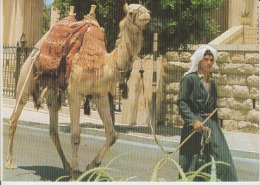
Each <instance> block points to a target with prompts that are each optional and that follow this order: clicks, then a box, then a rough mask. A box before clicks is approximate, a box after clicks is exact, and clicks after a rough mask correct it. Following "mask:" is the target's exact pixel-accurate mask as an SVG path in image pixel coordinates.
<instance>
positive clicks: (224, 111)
mask: <svg viewBox="0 0 260 185" xmlns="http://www.w3.org/2000/svg"><path fill="white" fill-rule="evenodd" d="M231 117H232V110H231V109H229V108H220V109H219V110H218V118H219V119H222V120H230V119H231Z"/></svg>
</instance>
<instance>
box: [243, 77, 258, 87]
mask: <svg viewBox="0 0 260 185" xmlns="http://www.w3.org/2000/svg"><path fill="white" fill-rule="evenodd" d="M246 81H247V85H248V86H249V87H256V88H259V76H255V75H252V76H249V77H247V80H246Z"/></svg>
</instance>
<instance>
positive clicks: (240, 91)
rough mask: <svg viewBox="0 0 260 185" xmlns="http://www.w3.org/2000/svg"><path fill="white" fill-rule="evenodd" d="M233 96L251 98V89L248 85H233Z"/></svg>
mask: <svg viewBox="0 0 260 185" xmlns="http://www.w3.org/2000/svg"><path fill="white" fill-rule="evenodd" d="M232 96H233V97H234V98H241V99H247V98H249V90H248V87H247V86H240V85H234V86H233V87H232Z"/></svg>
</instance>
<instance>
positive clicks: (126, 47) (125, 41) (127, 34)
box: [111, 18, 143, 71]
mask: <svg viewBox="0 0 260 185" xmlns="http://www.w3.org/2000/svg"><path fill="white" fill-rule="evenodd" d="M142 41H143V36H142V31H140V30H139V29H138V27H137V26H135V25H134V24H133V23H131V22H130V21H128V20H127V19H126V18H125V19H123V20H122V21H121V23H120V33H119V36H118V39H117V41H116V48H115V49H114V50H113V51H112V53H111V54H112V55H113V58H114V59H115V60H113V63H114V66H116V68H118V70H121V71H125V70H129V69H131V68H132V63H133V60H134V59H135V58H136V57H137V55H138V54H139V52H140V50H141V47H142ZM131 60H132V61H131Z"/></svg>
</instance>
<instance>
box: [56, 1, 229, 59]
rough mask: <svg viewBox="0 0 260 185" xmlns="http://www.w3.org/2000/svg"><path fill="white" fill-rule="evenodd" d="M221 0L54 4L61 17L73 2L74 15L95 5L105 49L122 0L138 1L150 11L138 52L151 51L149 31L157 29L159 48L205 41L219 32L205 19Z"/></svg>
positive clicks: (112, 39) (110, 44) (79, 17)
mask: <svg viewBox="0 0 260 185" xmlns="http://www.w3.org/2000/svg"><path fill="white" fill-rule="evenodd" d="M223 1H224V0H203V1H201V0H142V1H140V0H128V1H126V0H81V1H78V0H55V1H54V4H53V5H54V6H56V7H57V8H58V9H60V10H62V11H61V16H62V18H63V17H64V15H65V12H68V10H69V6H70V5H73V6H75V12H76V14H77V15H76V19H77V20H82V19H83V17H84V15H87V14H88V13H89V10H90V7H91V4H95V5H97V9H96V15H97V17H96V18H97V20H98V22H99V23H100V25H101V26H102V27H104V28H105V33H106V39H107V42H106V44H107V50H108V52H110V51H112V50H113V49H114V47H115V41H116V39H117V35H118V33H119V22H120V20H122V18H123V17H124V12H123V5H124V4H125V2H127V3H128V4H131V3H140V2H141V3H142V4H144V5H145V6H146V7H147V8H148V9H149V10H150V11H151V17H152V20H151V23H150V24H149V28H148V29H146V30H145V31H144V47H143V49H142V51H141V54H148V53H152V43H153V40H152V39H153V33H154V32H158V33H159V40H158V42H159V45H158V47H159V52H160V53H161V54H163V53H165V52H166V51H168V50H173V49H174V50H177V49H179V48H180V47H184V48H185V47H187V44H202V43H208V42H209V41H210V40H209V38H210V36H211V37H212V36H213V37H215V36H217V35H218V34H219V26H218V25H217V23H216V22H215V21H214V20H210V19H209V14H210V12H212V11H213V10H215V9H216V8H217V7H218V6H219V5H220V4H221V3H223Z"/></svg>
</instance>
